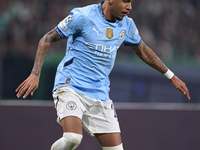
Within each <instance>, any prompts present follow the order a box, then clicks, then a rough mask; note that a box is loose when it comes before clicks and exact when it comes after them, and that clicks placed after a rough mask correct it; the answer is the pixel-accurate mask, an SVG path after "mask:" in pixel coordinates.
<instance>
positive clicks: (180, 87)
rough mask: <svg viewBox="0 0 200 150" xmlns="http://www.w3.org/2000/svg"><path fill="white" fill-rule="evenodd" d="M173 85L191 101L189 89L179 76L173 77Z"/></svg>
mask: <svg viewBox="0 0 200 150" xmlns="http://www.w3.org/2000/svg"><path fill="white" fill-rule="evenodd" d="M170 80H171V82H172V84H173V85H174V87H175V88H177V89H178V90H179V91H181V93H182V94H184V95H185V97H186V98H187V99H188V100H190V94H189V91H188V88H187V87H186V85H185V83H184V82H183V81H181V80H180V79H179V78H178V77H177V76H175V75H174V76H173V77H172V78H171V79H170Z"/></svg>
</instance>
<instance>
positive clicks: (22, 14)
mask: <svg viewBox="0 0 200 150" xmlns="http://www.w3.org/2000/svg"><path fill="white" fill-rule="evenodd" d="M99 2H100V1H92V0H84V1H83V0H73V1H64V0H33V1H31V0H21V1H18V0H17V1H16V0H15V1H14V0H2V1H0V33H1V34H0V99H2V100H7V99H16V96H15V92H14V91H15V89H16V88H17V86H18V85H19V84H20V83H21V82H22V81H23V80H24V79H26V77H28V75H29V74H30V72H31V70H32V66H33V62H34V57H35V53H36V49H37V44H38V42H39V40H40V38H41V37H42V36H43V35H44V34H45V33H46V32H48V31H49V30H51V29H53V28H54V27H55V26H56V25H57V24H58V23H59V22H60V21H61V20H62V19H63V18H65V17H66V16H67V15H68V14H69V13H70V10H71V9H73V8H74V7H81V6H85V5H88V4H93V3H99ZM199 7H200V2H199V1H197V0H179V1H174V0H168V1H165V0H148V1H147V0H138V1H133V2H132V10H131V12H130V14H129V17H132V18H133V20H134V21H135V23H136V25H137V27H138V29H139V31H140V35H141V37H142V38H143V40H144V41H145V42H146V44H147V45H148V46H150V47H151V48H152V49H153V50H154V52H155V53H156V54H157V55H158V56H159V58H160V59H161V60H162V61H163V62H164V63H165V64H166V65H167V67H169V68H170V69H171V70H172V71H173V72H174V73H175V74H176V75H177V76H178V77H179V78H181V79H182V80H183V81H184V82H186V84H187V85H188V88H189V90H190V93H191V97H192V101H191V103H193V102H195V103H196V102H199V101H200V95H199V93H200V92H199V88H198V87H199V85H200V79H199V75H200V69H199V66H200V50H199V45H200V40H199V35H200V34H199V32H200V28H199V22H200V18H199V16H200V8H199ZM65 46H66V40H62V41H60V42H57V43H53V44H52V45H51V47H50V52H49V54H48V56H47V58H46V61H45V63H44V67H43V70H42V75H41V79H40V85H39V88H38V90H37V91H36V92H35V95H34V96H33V97H28V99H33V100H35V99H37V100H52V96H51V90H52V87H53V82H54V76H55V72H56V67H57V65H58V63H59V62H60V61H61V60H62V58H63V57H64V54H65ZM110 79H111V92H110V97H111V99H113V100H114V101H117V102H138V101H140V102H149V101H150V102H154V101H155V102H166V101H167V102H187V101H186V100H185V98H184V97H183V96H182V95H181V94H180V93H178V92H179V91H176V89H174V88H173V87H172V86H171V83H170V82H169V81H168V80H167V79H166V78H165V77H164V76H163V75H162V74H160V73H159V72H157V71H155V70H154V69H152V68H150V67H149V66H147V65H146V64H145V63H144V62H142V61H141V60H140V59H139V58H138V57H137V56H136V55H135V53H134V51H133V50H131V48H129V47H125V46H123V45H122V46H121V48H120V49H119V50H118V56H117V60H116V65H115V67H114V70H113V72H112V73H111V75H110Z"/></svg>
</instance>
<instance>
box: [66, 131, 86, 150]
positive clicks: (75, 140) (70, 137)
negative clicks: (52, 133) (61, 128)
mask: <svg viewBox="0 0 200 150" xmlns="http://www.w3.org/2000/svg"><path fill="white" fill-rule="evenodd" d="M63 137H64V139H65V142H66V143H67V145H68V146H67V147H70V148H71V149H70V150H73V149H75V148H76V147H78V146H79V144H80V143H81V141H82V138H83V135H81V134H76V133H69V132H64V133H63Z"/></svg>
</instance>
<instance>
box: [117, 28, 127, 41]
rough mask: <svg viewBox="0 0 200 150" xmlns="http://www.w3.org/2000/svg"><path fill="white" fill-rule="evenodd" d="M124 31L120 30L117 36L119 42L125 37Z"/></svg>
mask: <svg viewBox="0 0 200 150" xmlns="http://www.w3.org/2000/svg"><path fill="white" fill-rule="evenodd" d="M125 33H126V31H125V30H122V31H121V32H120V34H119V38H120V40H122V39H123V38H124V35H125Z"/></svg>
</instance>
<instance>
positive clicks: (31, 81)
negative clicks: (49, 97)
mask: <svg viewBox="0 0 200 150" xmlns="http://www.w3.org/2000/svg"><path fill="white" fill-rule="evenodd" d="M61 39H62V38H61V37H60V36H59V35H58V34H57V32H56V31H55V30H54V29H53V30H51V31H50V32H48V33H46V34H45V35H44V36H43V37H42V38H41V39H40V42H39V44H38V48H37V52H36V57H35V62H34V66H33V69H32V72H31V74H30V76H29V77H28V78H27V79H26V80H25V81H24V82H23V83H22V84H20V85H19V86H18V88H17V89H16V90H15V91H16V92H18V93H17V97H18V98H19V97H21V96H22V95H23V94H24V93H25V92H26V93H25V94H24V96H23V98H26V97H27V96H28V95H29V94H31V95H33V93H34V91H35V90H36V89H37V88H38V85H39V78H40V73H41V70H42V66H43V63H44V60H45V58H46V55H47V53H48V50H49V46H50V44H51V43H53V42H56V41H59V40H61Z"/></svg>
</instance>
